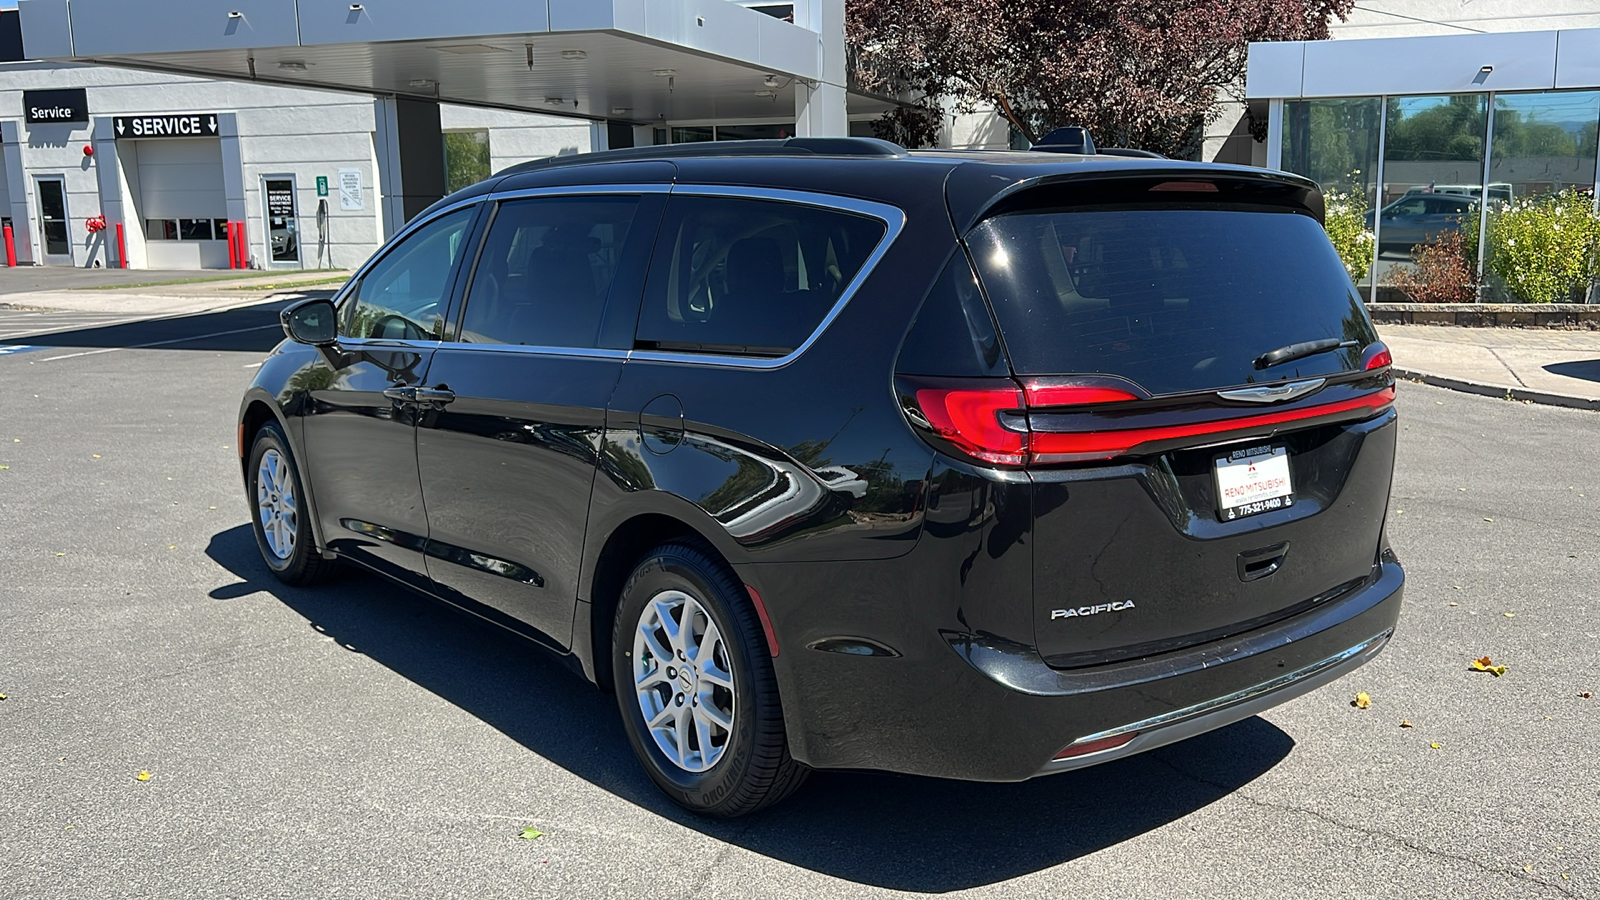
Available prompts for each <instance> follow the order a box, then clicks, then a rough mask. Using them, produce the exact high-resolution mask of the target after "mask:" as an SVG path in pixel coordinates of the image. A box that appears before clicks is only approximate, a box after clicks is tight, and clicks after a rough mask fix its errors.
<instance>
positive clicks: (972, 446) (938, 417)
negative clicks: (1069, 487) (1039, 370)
mask: <svg viewBox="0 0 1600 900" xmlns="http://www.w3.org/2000/svg"><path fill="white" fill-rule="evenodd" d="M1005 384H1006V385H1008V386H996V387H969V388H955V389H947V388H918V389H917V392H916V396H917V405H918V406H919V407H921V408H922V414H923V415H924V416H927V417H928V423H929V424H930V425H932V426H933V431H934V433H935V434H937V435H939V436H940V437H942V438H944V439H945V440H947V441H949V442H950V443H952V444H954V445H956V446H957V447H958V448H960V449H961V450H962V451H963V452H964V453H966V454H967V455H968V456H971V457H973V458H975V459H981V460H983V461H984V462H992V463H1000V464H1001V465H1008V466H1020V465H1022V464H1023V463H1025V462H1027V461H1028V435H1027V432H1025V431H1014V430H1012V429H1009V428H1007V427H1005V426H1004V425H1002V424H1001V423H1000V414H1001V413H1003V412H1007V411H1011V412H1021V411H1022V408H1023V407H1022V392H1021V391H1019V390H1017V386H1016V385H1015V384H1011V382H1009V381H1007V382H1005Z"/></svg>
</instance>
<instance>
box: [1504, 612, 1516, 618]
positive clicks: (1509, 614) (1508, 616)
mask: <svg viewBox="0 0 1600 900" xmlns="http://www.w3.org/2000/svg"><path fill="white" fill-rule="evenodd" d="M1505 616H1506V618H1508V619H1515V618H1516V617H1517V614H1516V613H1506V614H1505Z"/></svg>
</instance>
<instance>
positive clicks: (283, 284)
mask: <svg viewBox="0 0 1600 900" xmlns="http://www.w3.org/2000/svg"><path fill="white" fill-rule="evenodd" d="M349 278H350V276H348V275H335V276H333V277H332V278H317V279H313V280H311V281H276V282H272V283H270V284H242V285H239V286H238V287H230V288H223V290H225V291H278V290H285V289H288V288H297V287H316V286H317V285H319V284H344V283H345V282H346V281H347V280H349Z"/></svg>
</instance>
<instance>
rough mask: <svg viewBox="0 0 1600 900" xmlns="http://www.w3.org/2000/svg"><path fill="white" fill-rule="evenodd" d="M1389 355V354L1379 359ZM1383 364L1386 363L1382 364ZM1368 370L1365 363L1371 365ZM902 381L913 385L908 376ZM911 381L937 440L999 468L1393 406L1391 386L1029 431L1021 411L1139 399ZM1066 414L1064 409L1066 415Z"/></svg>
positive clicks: (1102, 391)
mask: <svg viewBox="0 0 1600 900" xmlns="http://www.w3.org/2000/svg"><path fill="white" fill-rule="evenodd" d="M1381 356H1382V357H1386V356H1387V351H1384V352H1383V354H1381ZM1385 364H1386V363H1385ZM1369 368H1371V366H1369ZM907 381H914V380H913V379H910V378H907ZM924 384H926V382H924V383H923V384H913V387H912V392H913V393H914V395H915V397H916V401H917V405H918V406H919V407H920V408H921V411H922V415H923V416H924V417H926V418H927V420H928V422H927V424H928V425H929V426H931V428H932V430H933V431H934V432H935V433H936V434H938V435H939V436H940V437H941V438H943V439H945V440H946V441H949V442H950V443H951V444H953V445H954V446H955V447H956V448H957V449H959V450H960V451H961V452H963V453H965V454H967V455H968V456H971V457H972V458H974V459H978V460H982V461H984V462H989V463H996V464H999V465H1008V466H1020V465H1026V464H1028V463H1073V462H1099V461H1104V460H1110V459H1115V458H1117V457H1119V456H1124V455H1127V454H1129V453H1131V452H1133V451H1134V450H1136V449H1138V448H1139V447H1141V446H1144V445H1147V444H1153V443H1158V442H1168V441H1175V440H1184V439H1189V438H1198V437H1206V436H1209V435H1217V434H1225V433H1227V432H1231V431H1242V430H1247V429H1259V428H1264V427H1270V426H1275V425H1283V424H1287V423H1291V422H1298V421H1303V420H1308V419H1316V418H1321V417H1323V416H1331V415H1340V414H1344V413H1353V412H1366V413H1369V414H1376V413H1378V412H1381V411H1382V410H1384V409H1385V408H1387V407H1388V406H1390V405H1391V404H1393V403H1394V397H1395V389H1394V386H1393V385H1390V386H1389V387H1387V388H1384V389H1383V390H1380V391H1374V392H1373V393H1370V394H1365V395H1363V396H1360V397H1352V398H1349V399H1346V400H1337V401H1334V402H1332V403H1322V404H1318V405H1315V406H1300V407H1295V408H1292V409H1280V410H1275V411H1273V412H1261V413H1255V414H1248V415H1237V414H1234V415H1227V416H1225V417H1223V418H1217V419H1211V420H1208V421H1204V422H1189V423H1185V424H1182V425H1162V426H1155V427H1148V428H1116V429H1112V428H1108V429H1106V430H1101V431H1068V432H1061V431H1036V430H1030V429H1029V425H1028V418H1027V414H1028V413H1029V412H1038V411H1040V410H1042V409H1049V410H1051V411H1052V412H1054V411H1056V410H1058V409H1060V408H1061V407H1082V406H1100V405H1102V404H1108V403H1109V404H1118V403H1125V402H1128V401H1137V400H1143V399H1146V398H1143V397H1139V396H1137V395H1136V394H1134V393H1132V392H1131V391H1125V390H1121V389H1118V388H1116V387H1111V386H1106V385H1100V384H1088V385H1084V384H1076V385H1074V384H1038V383H1031V382H1030V383H1029V384H1027V385H1026V386H1025V387H1024V389H1023V390H1018V389H1017V386H1016V384H1015V383H1014V382H1012V381H1010V380H1009V379H1004V380H1002V379H994V380H992V381H989V382H988V383H987V384H984V383H978V384H974V383H973V381H972V380H967V381H965V382H962V383H961V384H960V386H959V387H957V386H940V387H932V386H924ZM1068 411H1070V410H1068Z"/></svg>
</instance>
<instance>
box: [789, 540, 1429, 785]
mask: <svg viewBox="0 0 1600 900" xmlns="http://www.w3.org/2000/svg"><path fill="white" fill-rule="evenodd" d="M1374 574H1375V576H1376V577H1375V578H1373V579H1372V580H1371V581H1369V582H1368V583H1367V584H1366V585H1365V586H1364V587H1361V588H1358V589H1356V590H1354V591H1352V592H1350V593H1349V594H1346V595H1345V596H1343V597H1341V598H1339V599H1337V600H1333V601H1330V602H1328V603H1327V604H1326V605H1324V606H1321V607H1318V608H1316V609H1314V610H1311V611H1309V612H1307V613H1304V614H1302V615H1298V616H1295V617H1294V618H1292V619H1289V620H1285V621H1282V622H1278V623H1275V624H1274V625H1272V626H1269V627H1267V628H1262V629H1258V630H1257V631H1254V632H1250V633H1248V634H1244V635H1239V636H1236V637H1233V638H1230V639H1227V640H1224V641H1218V642H1214V643H1211V644H1207V645H1203V646H1199V647H1190V648H1187V649H1184V650H1181V651H1176V652H1173V653H1167V654H1162V655H1159V656H1153V657H1146V658H1142V659H1138V660H1131V661H1127V662H1123V663H1116V664H1110V665H1104V666H1096V667H1092V668H1082V669H1073V670H1067V671H1061V670H1056V669H1052V668H1050V667H1049V666H1048V665H1046V664H1045V663H1044V661H1043V659H1041V658H1040V656H1039V655H1038V653H1037V651H1035V650H1034V649H1033V648H1031V647H1024V646H1020V645H1014V644H1007V643H1005V642H1002V641H998V640H995V639H992V638H986V637H983V636H977V635H971V634H958V633H954V632H944V633H942V634H941V635H939V637H938V638H936V639H935V640H934V641H931V642H928V644H927V645H926V646H922V647H919V646H917V643H918V642H915V641H910V640H907V641H906V642H904V643H899V644H898V646H897V649H900V650H901V651H902V655H900V656H897V657H893V658H877V657H863V656H846V655H843V654H839V653H824V652H819V651H816V650H812V649H810V648H808V647H806V646H805V644H804V643H800V642H795V643H784V644H783V646H784V654H783V657H780V658H779V659H778V660H776V661H775V662H777V663H778V669H779V678H780V686H781V687H782V690H783V702H784V705H785V719H786V721H787V724H788V725H789V730H790V741H791V750H792V752H793V753H794V755H795V757H796V758H797V759H800V760H801V761H803V762H805V763H807V764H809V765H812V766H815V767H818V768H867V769H882V770H890V771H897V772H906V773H911V774H919V775H930V776H937V777H945V778H960V779H967V780H975V781H1023V780H1027V779H1029V778H1033V777H1035V776H1038V775H1045V774H1052V773H1056V772H1063V771H1069V770H1071V769H1077V768H1082V767H1085V766H1090V765H1096V764H1099V763H1102V762H1108V761H1111V760H1113V759H1119V758H1121V757H1124V756H1129V755H1132V754H1134V753H1140V752H1143V751H1145V750H1150V749H1153V748H1155V747H1159V746H1162V745H1164V744H1168V743H1172V742H1174V741H1179V740H1183V739H1185V738H1188V737H1192V736H1194V735H1197V734H1200V733H1203V732H1205V731H1209V730H1212V729H1214V728H1220V727H1222V726H1224V725H1227V724H1230V723H1232V722H1236V721H1239V720H1241V719H1245V718H1248V717H1250V716H1252V715H1255V714H1257V713H1259V712H1261V711H1263V710H1265V709H1268V708H1270V707H1272V706H1275V705H1277V704H1279V703H1282V702H1284V701H1287V700H1290V699H1292V698H1294V697H1297V696H1300V695H1301V694H1304V693H1307V692H1308V691H1311V690H1314V689H1315V688H1317V687H1320V686H1322V685H1325V684H1327V683H1328V682H1331V681H1333V680H1334V679H1337V678H1339V677H1340V676H1342V675H1344V674H1346V673H1348V672H1350V671H1351V670H1353V669H1355V668H1356V667H1358V666H1360V665H1362V664H1363V663H1365V662H1366V661H1368V660H1370V659H1371V658H1372V657H1374V656H1375V655H1377V653H1378V652H1379V651H1381V650H1382V648H1383V646H1384V645H1385V644H1386V643H1387V641H1388V639H1389V637H1390V635H1392V634H1393V631H1394V627H1395V623H1396V622H1397V620H1398V619H1399V614H1400V604H1401V595H1402V592H1403V587H1404V582H1405V574H1404V571H1403V570H1402V569H1401V567H1400V565H1399V564H1398V563H1393V562H1388V563H1383V564H1381V565H1380V566H1379V567H1378V568H1377V570H1376V571H1375V573H1374ZM781 639H782V636H781V635H780V640H781ZM797 644H798V646H797ZM791 647H793V648H794V650H792V651H791V650H790V649H789V648H791ZM784 657H788V658H787V659H785V658H784ZM1133 732H1137V736H1135V737H1134V738H1133V739H1132V740H1130V741H1128V742H1127V743H1125V744H1122V745H1121V746H1115V747H1112V748H1110V749H1106V750H1101V751H1099V752H1093V753H1086V754H1083V755H1080V756H1075V757H1071V758H1068V759H1065V760H1055V759H1054V757H1055V756H1056V755H1057V754H1058V753H1059V752H1061V751H1062V750H1064V749H1065V748H1067V747H1069V746H1070V745H1073V744H1075V743H1078V744H1080V745H1081V744H1083V743H1087V742H1089V741H1098V740H1101V739H1104V738H1112V737H1117V736H1122V735H1126V734H1128V733H1133Z"/></svg>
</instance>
